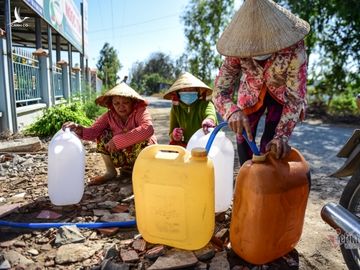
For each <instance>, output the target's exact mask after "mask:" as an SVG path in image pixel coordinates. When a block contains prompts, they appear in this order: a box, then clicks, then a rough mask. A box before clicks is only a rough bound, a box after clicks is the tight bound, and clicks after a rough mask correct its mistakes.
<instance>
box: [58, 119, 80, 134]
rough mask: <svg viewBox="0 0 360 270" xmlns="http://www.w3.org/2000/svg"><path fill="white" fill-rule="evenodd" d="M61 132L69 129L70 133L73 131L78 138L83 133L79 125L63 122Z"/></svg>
mask: <svg viewBox="0 0 360 270" xmlns="http://www.w3.org/2000/svg"><path fill="white" fill-rule="evenodd" d="M61 128H62V130H65V129H66V128H69V129H70V131H73V132H75V134H76V135H78V136H82V133H83V129H84V127H83V126H81V125H79V124H76V123H74V122H65V123H64V124H63V125H62V127H61Z"/></svg>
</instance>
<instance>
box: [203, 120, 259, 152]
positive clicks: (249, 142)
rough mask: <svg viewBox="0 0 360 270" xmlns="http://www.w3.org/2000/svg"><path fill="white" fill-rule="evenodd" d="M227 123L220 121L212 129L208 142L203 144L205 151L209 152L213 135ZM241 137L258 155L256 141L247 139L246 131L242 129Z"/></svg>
mask: <svg viewBox="0 0 360 270" xmlns="http://www.w3.org/2000/svg"><path fill="white" fill-rule="evenodd" d="M227 125H228V123H227V122H222V123H220V124H219V125H217V126H216V127H215V129H214V131H213V132H212V133H211V135H210V138H209V140H208V142H207V143H206V146H205V149H206V152H207V153H209V152H210V149H211V145H212V143H213V141H214V139H215V136H216V134H217V133H218V132H219V131H220V129H222V128H223V127H225V126H227ZM242 135H243V137H244V138H245V140H246V142H247V143H248V145H249V146H250V149H251V151H252V152H253V153H254V154H255V155H257V156H260V151H259V149H258V148H257V146H256V143H255V142H254V141H249V138H248V137H247V135H246V131H245V130H243V133H242Z"/></svg>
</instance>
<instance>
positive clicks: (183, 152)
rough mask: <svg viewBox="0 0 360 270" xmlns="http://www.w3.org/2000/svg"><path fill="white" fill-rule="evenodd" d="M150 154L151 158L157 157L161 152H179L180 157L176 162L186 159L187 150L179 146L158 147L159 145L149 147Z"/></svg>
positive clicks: (164, 145)
mask: <svg viewBox="0 0 360 270" xmlns="http://www.w3.org/2000/svg"><path fill="white" fill-rule="evenodd" d="M147 150H148V153H147V155H148V156H150V157H155V156H156V154H157V153H158V152H161V151H173V152H177V153H178V154H179V155H178V156H177V157H176V159H175V160H181V159H184V156H185V155H186V149H185V148H183V147H179V146H177V145H166V144H163V145H161V146H160V145H158V144H153V145H150V146H148V147H147Z"/></svg>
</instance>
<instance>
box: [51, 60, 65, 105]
mask: <svg viewBox="0 0 360 270" xmlns="http://www.w3.org/2000/svg"><path fill="white" fill-rule="evenodd" d="M53 81H54V93H55V99H61V98H63V97H64V88H63V83H62V81H63V75H62V69H61V68H59V67H57V66H53Z"/></svg>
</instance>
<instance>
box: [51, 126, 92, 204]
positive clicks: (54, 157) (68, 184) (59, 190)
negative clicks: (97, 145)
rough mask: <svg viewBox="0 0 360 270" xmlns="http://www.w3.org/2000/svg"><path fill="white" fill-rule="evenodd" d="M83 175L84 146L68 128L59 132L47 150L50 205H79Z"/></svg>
mask: <svg viewBox="0 0 360 270" xmlns="http://www.w3.org/2000/svg"><path fill="white" fill-rule="evenodd" d="M84 175H85V150H84V146H83V145H82V143H81V141H80V139H79V138H78V137H77V136H76V135H75V134H74V133H72V132H71V131H70V130H69V129H68V128H67V129H66V130H65V131H63V130H59V131H58V132H57V133H56V134H55V135H54V137H53V138H52V139H51V142H50V144H49V149H48V194H49V197H50V201H51V203H52V204H54V205H70V204H76V203H79V202H80V200H81V198H82V196H83V193H84Z"/></svg>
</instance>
